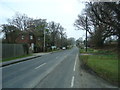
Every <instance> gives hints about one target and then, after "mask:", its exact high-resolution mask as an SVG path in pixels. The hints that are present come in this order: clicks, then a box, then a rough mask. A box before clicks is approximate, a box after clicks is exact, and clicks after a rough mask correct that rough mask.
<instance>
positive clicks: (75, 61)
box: [73, 54, 78, 71]
mask: <svg viewBox="0 0 120 90" xmlns="http://www.w3.org/2000/svg"><path fill="white" fill-rule="evenodd" d="M77 58H78V54H77V55H76V58H75V64H74V68H73V71H75V67H76V62H77Z"/></svg>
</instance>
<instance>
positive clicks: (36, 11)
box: [0, 0, 85, 39]
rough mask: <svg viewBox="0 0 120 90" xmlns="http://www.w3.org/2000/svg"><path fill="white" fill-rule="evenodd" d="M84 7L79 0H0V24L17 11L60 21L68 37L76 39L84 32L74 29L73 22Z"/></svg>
mask: <svg viewBox="0 0 120 90" xmlns="http://www.w3.org/2000/svg"><path fill="white" fill-rule="evenodd" d="M84 7H85V5H84V3H82V2H81V1H80V0H0V24H4V23H7V19H8V18H11V17H12V16H14V15H15V13H16V12H19V13H21V14H26V15H27V16H28V17H31V18H35V19H36V18H41V19H47V21H48V22H50V21H55V22H56V23H60V24H61V25H62V26H63V27H64V28H65V29H66V33H67V36H68V38H69V37H74V38H75V39H78V38H79V37H84V35H85V33H84V32H83V31H80V30H79V31H78V30H77V31H76V30H75V27H74V26H73V23H74V21H75V19H77V16H78V14H80V13H82V10H83V9H84Z"/></svg>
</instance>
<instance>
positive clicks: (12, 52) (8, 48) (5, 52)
mask: <svg viewBox="0 0 120 90" xmlns="http://www.w3.org/2000/svg"><path fill="white" fill-rule="evenodd" d="M26 50H27V49H26V47H24V45H23V44H2V59H6V58H11V57H17V56H22V55H26V54H27V51H26Z"/></svg>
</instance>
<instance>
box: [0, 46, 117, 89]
mask: <svg viewBox="0 0 120 90" xmlns="http://www.w3.org/2000/svg"><path fill="white" fill-rule="evenodd" d="M2 75H3V77H2V87H3V88H117V87H116V86H113V85H111V84H110V83H109V82H107V81H105V80H103V79H102V78H100V77H98V76H96V75H93V74H90V73H89V72H87V71H86V70H84V69H83V68H81V61H80V60H79V49H78V48H77V47H74V48H72V49H70V50H63V51H60V52H55V53H52V54H46V55H43V56H41V57H37V58H33V59H31V60H27V61H24V62H19V63H15V64H11V65H8V66H5V67H2Z"/></svg>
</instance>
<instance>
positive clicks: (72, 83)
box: [71, 76, 74, 87]
mask: <svg viewBox="0 0 120 90" xmlns="http://www.w3.org/2000/svg"><path fill="white" fill-rule="evenodd" d="M73 86H74V76H73V77H72V81H71V87H73Z"/></svg>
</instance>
